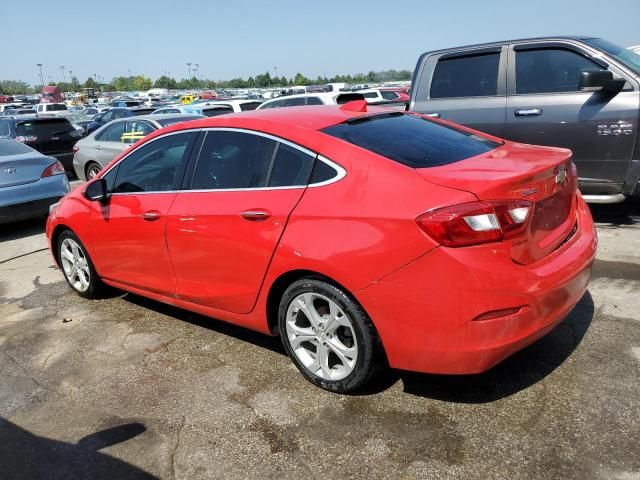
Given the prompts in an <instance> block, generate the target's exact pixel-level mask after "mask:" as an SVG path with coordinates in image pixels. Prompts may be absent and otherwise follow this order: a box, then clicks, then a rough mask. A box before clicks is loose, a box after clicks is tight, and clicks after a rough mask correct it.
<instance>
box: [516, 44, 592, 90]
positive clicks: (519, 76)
mask: <svg viewBox="0 0 640 480" xmlns="http://www.w3.org/2000/svg"><path fill="white" fill-rule="evenodd" d="M582 70H602V67H600V66H599V65H597V64H595V63H594V62H592V61H591V60H589V59H588V58H586V57H584V56H582V55H580V54H579V53H577V52H574V51H571V50H566V49H563V48H544V49H537V50H519V51H516V93H552V92H577V91H579V90H580V86H579V84H580V74H581V73H582Z"/></svg>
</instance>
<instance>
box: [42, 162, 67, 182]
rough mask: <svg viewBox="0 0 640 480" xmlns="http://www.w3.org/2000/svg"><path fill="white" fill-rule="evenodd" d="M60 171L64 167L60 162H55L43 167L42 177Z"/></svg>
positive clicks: (56, 173)
mask: <svg viewBox="0 0 640 480" xmlns="http://www.w3.org/2000/svg"><path fill="white" fill-rule="evenodd" d="M61 173H64V167H63V166H62V164H61V163H60V162H55V163H52V164H51V165H49V166H48V167H47V168H45V169H44V172H42V178H45V177H51V176H53V175H59V174H61Z"/></svg>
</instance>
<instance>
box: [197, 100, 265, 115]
mask: <svg viewBox="0 0 640 480" xmlns="http://www.w3.org/2000/svg"><path fill="white" fill-rule="evenodd" d="M261 104H262V100H255V99H242V100H231V99H227V100H218V99H210V100H204V101H202V103H197V104H196V103H195V102H194V103H192V104H191V105H187V106H186V107H185V108H189V107H192V106H195V105H197V106H200V105H214V106H217V107H225V108H228V109H230V111H233V112H235V113H237V112H246V111H247V110H255V109H256V108H258V107H259V106H260V105H261Z"/></svg>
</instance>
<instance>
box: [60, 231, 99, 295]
mask: <svg viewBox="0 0 640 480" xmlns="http://www.w3.org/2000/svg"><path fill="white" fill-rule="evenodd" d="M56 248H57V252H56V253H57V256H58V263H59V264H60V269H61V270H62V273H63V275H64V279H65V280H66V281H67V284H68V285H69V286H70V287H71V288H72V289H73V290H75V292H76V293H77V294H78V295H80V296H81V297H84V298H90V299H93V298H100V294H101V293H102V292H103V290H104V284H103V283H102V280H100V277H99V276H98V273H97V272H96V269H95V267H94V266H93V262H92V261H91V258H90V257H89V254H88V253H87V249H86V248H85V247H84V245H83V244H82V242H81V241H80V239H79V238H78V236H77V235H76V234H75V233H73V232H72V231H71V230H65V231H64V232H62V234H61V235H60V237H59V238H58V245H57V247H56Z"/></svg>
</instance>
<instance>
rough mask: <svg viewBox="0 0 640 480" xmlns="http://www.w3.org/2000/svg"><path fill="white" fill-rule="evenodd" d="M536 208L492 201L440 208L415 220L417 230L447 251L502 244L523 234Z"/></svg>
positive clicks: (516, 202)
mask: <svg viewBox="0 0 640 480" xmlns="http://www.w3.org/2000/svg"><path fill="white" fill-rule="evenodd" d="M532 209H533V204H532V203H531V202H528V201H526V200H490V201H483V202H471V203H463V204H461V205H454V206H452V207H445V208H439V209H437V210H432V211H430V212H427V213H424V214H422V215H420V216H419V217H418V218H416V222H417V223H418V226H419V227H420V228H421V229H422V230H423V231H424V232H425V233H426V234H427V235H429V236H430V237H431V238H433V239H434V240H435V241H436V242H438V243H440V244H441V245H444V246H446V247H465V246H469V245H479V244H482V243H489V242H499V241H501V240H505V239H508V238H512V237H515V236H517V235H519V234H521V233H522V232H524V231H525V230H526V228H527V225H528V223H529V218H530V217H531V211H532Z"/></svg>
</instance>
